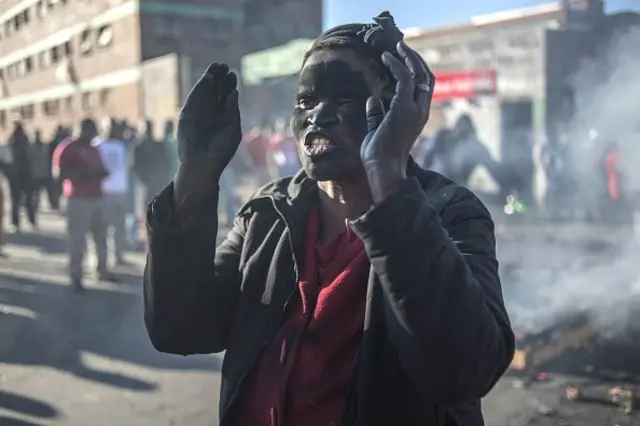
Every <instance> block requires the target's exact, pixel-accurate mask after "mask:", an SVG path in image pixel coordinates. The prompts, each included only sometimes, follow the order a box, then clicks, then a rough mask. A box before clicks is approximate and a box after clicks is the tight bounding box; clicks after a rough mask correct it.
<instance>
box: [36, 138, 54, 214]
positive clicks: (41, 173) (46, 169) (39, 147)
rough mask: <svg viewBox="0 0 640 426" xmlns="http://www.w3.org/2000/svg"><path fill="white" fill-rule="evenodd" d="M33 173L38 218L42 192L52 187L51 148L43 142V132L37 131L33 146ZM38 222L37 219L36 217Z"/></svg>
mask: <svg viewBox="0 0 640 426" xmlns="http://www.w3.org/2000/svg"><path fill="white" fill-rule="evenodd" d="M31 173H32V175H33V185H34V188H33V193H32V197H33V205H34V209H35V214H36V216H37V214H38V210H39V207H40V198H41V195H42V190H43V189H44V190H46V189H47V188H48V187H49V186H50V185H51V164H50V157H49V147H48V146H47V145H45V144H44V142H43V141H42V132H41V131H40V130H36V131H35V132H34V136H33V143H32V144H31ZM36 221H37V217H36Z"/></svg>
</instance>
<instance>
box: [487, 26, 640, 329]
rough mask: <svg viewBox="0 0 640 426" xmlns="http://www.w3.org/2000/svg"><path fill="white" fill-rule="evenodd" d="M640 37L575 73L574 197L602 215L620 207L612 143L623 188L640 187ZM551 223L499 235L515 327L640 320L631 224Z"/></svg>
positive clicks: (630, 37) (619, 39)
mask: <svg viewBox="0 0 640 426" xmlns="http://www.w3.org/2000/svg"><path fill="white" fill-rule="evenodd" d="M638 46H640V28H634V29H632V30H630V31H626V32H624V33H622V34H619V35H617V36H615V37H614V38H613V39H612V40H611V42H610V44H609V45H608V46H607V47H606V48H605V49H603V51H602V52H601V54H600V55H598V57H597V59H595V58H590V59H588V60H585V61H584V62H583V63H582V64H581V66H580V67H579V71H578V72H577V73H575V75H574V76H573V79H572V82H573V89H574V93H575V104H574V115H573V119H572V121H571V123H569V125H568V127H567V130H568V136H569V137H568V138H567V139H568V143H569V147H568V149H569V160H570V164H571V173H572V175H573V176H574V178H575V183H576V187H575V194H571V203H575V205H574V207H575V206H578V208H584V209H587V210H588V209H595V210H599V211H600V212H601V214H602V215H603V217H606V216H607V215H608V214H612V212H610V211H607V210H606V209H603V208H602V207H603V199H604V197H606V178H605V174H604V155H605V152H606V151H607V149H609V148H610V147H611V144H613V143H615V144H617V146H618V148H619V150H620V153H621V170H622V173H623V176H624V179H623V182H624V186H623V188H624V189H625V192H626V193H628V194H631V193H640V167H639V166H638V165H639V164H640V112H639V111H640V71H639V70H640V55H638V54H637V52H638ZM629 216H630V214H629ZM559 230H561V231H562V232H559ZM549 232H550V235H548V236H544V235H536V236H533V237H532V236H530V237H527V238H524V239H517V238H516V237H515V236H513V235H511V236H506V237H505V238H503V239H502V240H501V241H500V242H499V247H498V248H499V252H500V259H501V263H502V265H503V271H502V273H503V289H504V294H505V299H506V303H507V307H508V309H509V312H510V315H511V318H512V322H513V325H514V328H515V329H516V331H517V332H519V333H523V334H527V333H536V332H540V331H542V330H543V329H545V328H547V327H550V326H553V325H554V324H555V323H557V322H558V321H560V320H561V319H563V318H564V317H566V316H571V315H577V314H583V313H587V314H589V315H590V316H592V317H594V319H595V321H597V323H598V324H599V326H601V327H602V329H603V330H604V331H606V332H608V333H612V334H617V333H620V332H622V331H623V330H628V329H629V327H632V326H634V324H635V328H636V329H639V328H640V320H639V319H640V315H637V313H638V312H640V244H638V242H637V241H630V240H631V239H632V238H630V236H631V235H632V233H633V231H632V230H631V227H630V226H626V228H625V227H623V226H610V227H605V226H601V227H596V226H594V225H589V224H573V225H565V226H560V225H558V228H557V229H554V230H552V231H549ZM636 234H638V233H637V232H636ZM634 317H635V321H632V320H631V319H632V318H634Z"/></svg>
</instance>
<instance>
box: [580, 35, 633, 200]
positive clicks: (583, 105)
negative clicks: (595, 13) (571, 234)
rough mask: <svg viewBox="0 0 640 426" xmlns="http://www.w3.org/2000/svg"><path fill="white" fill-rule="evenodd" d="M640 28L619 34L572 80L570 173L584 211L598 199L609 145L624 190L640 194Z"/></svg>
mask: <svg viewBox="0 0 640 426" xmlns="http://www.w3.org/2000/svg"><path fill="white" fill-rule="evenodd" d="M639 45H640V27H635V28H631V29H629V30H626V31H623V32H620V33H618V34H616V35H614V37H613V38H612V39H611V41H610V42H609V43H608V45H607V46H603V48H602V49H601V50H600V52H599V54H598V55H597V58H589V59H586V60H585V61H583V63H582V64H581V66H580V68H579V70H578V72H576V73H575V74H574V76H573V78H572V87H573V90H574V93H575V99H574V115H573V119H572V121H571V123H569V126H568V132H569V137H568V139H569V141H570V147H571V149H570V160H571V165H572V172H573V174H574V175H575V177H576V180H577V182H578V189H579V192H580V198H582V199H583V200H584V201H585V202H586V205H587V206H593V205H594V204H596V203H598V202H599V201H600V200H601V199H600V198H598V196H597V195H598V193H597V192H596V191H594V189H600V190H602V188H603V187H604V179H603V177H602V172H601V170H602V164H603V161H602V159H603V157H604V155H605V151H606V150H607V149H608V147H610V146H611V144H612V143H615V144H617V146H618V148H619V149H620V152H621V153H622V164H621V169H622V171H623V174H624V176H625V187H626V189H627V191H631V192H638V191H640V168H638V167H637V164H638V160H640V144H639V143H638V141H639V140H640V114H639V113H638V111H640V73H639V72H638V70H639V69H640V56H639V55H638V54H637V51H638V50H637V49H638V46H639Z"/></svg>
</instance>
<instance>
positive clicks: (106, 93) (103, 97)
mask: <svg viewBox="0 0 640 426" xmlns="http://www.w3.org/2000/svg"><path fill="white" fill-rule="evenodd" d="M110 96H111V92H110V90H109V89H102V90H101V91H100V105H101V106H105V105H107V104H108V103H109V97H110Z"/></svg>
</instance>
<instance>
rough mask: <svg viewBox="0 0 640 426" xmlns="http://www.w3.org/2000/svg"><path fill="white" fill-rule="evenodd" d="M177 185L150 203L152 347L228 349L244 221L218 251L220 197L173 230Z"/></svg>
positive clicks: (147, 300)
mask: <svg viewBox="0 0 640 426" xmlns="http://www.w3.org/2000/svg"><path fill="white" fill-rule="evenodd" d="M172 192H173V184H171V185H169V186H168V187H167V188H166V189H165V190H164V191H162V193H160V195H159V196H158V197H157V198H156V199H155V200H154V201H153V202H152V203H151V205H150V207H149V212H148V216H147V232H148V238H149V253H148V255H147V264H146V267H145V273H144V319H145V324H146V327H147V332H148V334H149V337H150V338H151V342H152V344H153V346H154V347H155V348H156V349H157V350H159V351H160V352H167V353H173V354H179V355H190V354H208V353H217V352H222V351H224V350H225V349H226V346H227V340H228V335H229V329H230V324H231V321H232V319H233V315H234V313H235V306H236V301H237V298H238V295H239V292H240V273H239V272H238V267H239V263H240V252H241V249H242V245H243V241H244V225H243V222H242V219H239V218H236V221H235V222H234V226H233V228H232V229H231V231H230V232H229V234H228V235H227V237H226V239H225V240H224V242H223V243H222V244H221V245H220V246H219V247H218V248H217V249H216V237H217V233H218V215H217V206H218V196H217V193H216V194H215V196H213V197H212V199H210V200H207V201H206V202H205V203H204V204H203V205H202V206H201V208H200V209H198V212H197V214H196V216H195V217H192V218H191V220H189V221H187V222H186V223H184V224H183V225H182V226H180V227H176V226H174V225H172V222H171V220H170V212H171V206H172V198H173V197H172Z"/></svg>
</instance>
